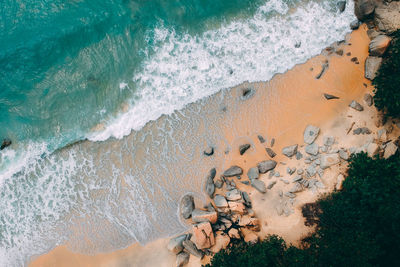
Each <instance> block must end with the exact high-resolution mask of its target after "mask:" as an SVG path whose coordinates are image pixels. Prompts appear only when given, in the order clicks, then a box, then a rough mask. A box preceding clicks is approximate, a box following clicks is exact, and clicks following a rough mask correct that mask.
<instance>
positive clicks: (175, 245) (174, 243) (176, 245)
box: [167, 234, 188, 254]
mask: <svg viewBox="0 0 400 267" xmlns="http://www.w3.org/2000/svg"><path fill="white" fill-rule="evenodd" d="M187 238H188V235H186V234H184V235H180V236H177V237H174V238H171V239H170V240H169V242H168V245H167V249H168V250H169V251H171V252H172V253H174V254H178V253H179V252H181V251H182V250H183V244H182V243H183V241H184V240H186V239H187Z"/></svg>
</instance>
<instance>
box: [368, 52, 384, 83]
mask: <svg viewBox="0 0 400 267" xmlns="http://www.w3.org/2000/svg"><path fill="white" fill-rule="evenodd" d="M381 64H382V58H380V57H367V59H366V60H365V78H367V79H369V80H371V81H372V80H373V79H375V77H376V74H377V72H378V70H379V68H380V67H381Z"/></svg>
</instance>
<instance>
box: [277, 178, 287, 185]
mask: <svg viewBox="0 0 400 267" xmlns="http://www.w3.org/2000/svg"><path fill="white" fill-rule="evenodd" d="M279 180H281V181H282V182H283V183H284V184H289V181H288V180H286V179H283V178H281V179H279Z"/></svg>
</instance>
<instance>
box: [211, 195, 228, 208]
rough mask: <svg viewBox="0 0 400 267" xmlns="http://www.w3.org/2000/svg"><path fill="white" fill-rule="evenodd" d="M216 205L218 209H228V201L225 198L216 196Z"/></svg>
mask: <svg viewBox="0 0 400 267" xmlns="http://www.w3.org/2000/svg"><path fill="white" fill-rule="evenodd" d="M214 203H215V206H217V208H226V207H228V201H226V199H225V197H224V196H221V195H218V194H217V195H215V197H214Z"/></svg>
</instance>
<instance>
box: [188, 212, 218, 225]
mask: <svg viewBox="0 0 400 267" xmlns="http://www.w3.org/2000/svg"><path fill="white" fill-rule="evenodd" d="M192 220H193V221H194V222H197V223H200V222H210V223H213V224H214V223H216V222H217V220H218V214H217V212H216V211H206V210H200V209H194V210H193V212H192Z"/></svg>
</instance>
